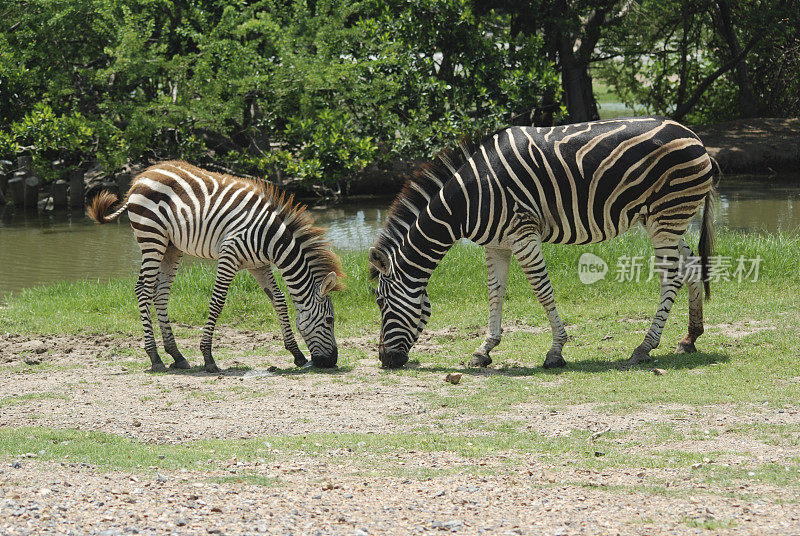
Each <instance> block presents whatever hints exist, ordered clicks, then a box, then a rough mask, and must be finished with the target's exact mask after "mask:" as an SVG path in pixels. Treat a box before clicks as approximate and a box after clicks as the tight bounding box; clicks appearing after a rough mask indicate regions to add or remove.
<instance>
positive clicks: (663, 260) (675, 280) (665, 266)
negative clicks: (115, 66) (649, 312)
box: [628, 246, 683, 365]
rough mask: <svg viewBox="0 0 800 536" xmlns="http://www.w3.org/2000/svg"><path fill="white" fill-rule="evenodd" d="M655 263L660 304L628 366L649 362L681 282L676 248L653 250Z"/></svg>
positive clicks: (659, 340) (659, 339)
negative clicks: (659, 281)
mask: <svg viewBox="0 0 800 536" xmlns="http://www.w3.org/2000/svg"><path fill="white" fill-rule="evenodd" d="M655 261H656V263H657V266H658V271H659V273H660V274H661V304H660V305H659V307H658V311H656V315H655V317H653V322H652V324H650V329H649V330H648V331H647V335H645V337H644V341H642V344H640V345H639V346H638V347H636V349H635V350H634V351H633V354H632V355H631V357H630V359H628V364H629V365H636V364H639V363H647V362H649V361H650V359H651V357H650V350H653V349H654V348H657V347H658V344H659V343H660V342H661V332H662V331H663V330H664V325H666V323H667V318H668V317H669V311H670V309H672V304H673V303H675V297H676V296H677V295H678V291H679V290H680V288H681V285H682V284H683V282H682V281H681V277H679V274H678V249H677V247H676V246H671V247H658V248H655Z"/></svg>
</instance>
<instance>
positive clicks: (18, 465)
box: [11, 462, 22, 469]
mask: <svg viewBox="0 0 800 536" xmlns="http://www.w3.org/2000/svg"><path fill="white" fill-rule="evenodd" d="M11 468H12V469H22V464H21V463H19V462H11Z"/></svg>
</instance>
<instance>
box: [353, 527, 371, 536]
mask: <svg viewBox="0 0 800 536" xmlns="http://www.w3.org/2000/svg"><path fill="white" fill-rule="evenodd" d="M353 536H369V532H367V531H366V530H363V529H356V530H355V531H354V532H353Z"/></svg>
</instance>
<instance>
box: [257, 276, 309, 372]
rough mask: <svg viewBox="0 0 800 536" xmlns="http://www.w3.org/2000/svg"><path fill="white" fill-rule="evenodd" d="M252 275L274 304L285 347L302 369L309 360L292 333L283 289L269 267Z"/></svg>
mask: <svg viewBox="0 0 800 536" xmlns="http://www.w3.org/2000/svg"><path fill="white" fill-rule="evenodd" d="M250 273H251V274H253V277H254V278H255V280H256V281H257V282H258V284H259V286H260V287H261V288H262V289H263V290H264V292H265V293H266V294H267V296H269V300H270V301H271V302H272V307H273V308H274V309H275V312H276V313H277V315H278V322H279V323H280V325H281V335H282V336H283V347H284V348H286V349H287V350H289V352H291V354H292V356H293V357H294V364H295V365H296V366H298V367H302V366H303V365H305V364H306V363H308V359H306V356H305V355H303V352H301V351H300V348H299V347H298V346H297V341H296V340H295V338H294V332H293V331H292V324H291V322H290V321H289V310H288V308H287V307H286V297H285V296H284V295H283V292H281V289H280V288H279V287H278V284H277V283H276V282H275V277H274V276H273V275H272V270H271V269H270V267H269V266H263V267H261V268H254V269H251V270H250Z"/></svg>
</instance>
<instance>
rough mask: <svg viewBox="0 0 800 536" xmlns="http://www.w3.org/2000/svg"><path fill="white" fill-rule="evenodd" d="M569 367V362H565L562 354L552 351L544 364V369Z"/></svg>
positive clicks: (548, 353)
mask: <svg viewBox="0 0 800 536" xmlns="http://www.w3.org/2000/svg"><path fill="white" fill-rule="evenodd" d="M566 366H567V362H566V361H564V358H563V357H562V356H561V352H557V351H553V350H550V351H549V352H547V356H546V357H545V358H544V364H543V365H542V367H544V368H546V369H550V368H564V367H566Z"/></svg>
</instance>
